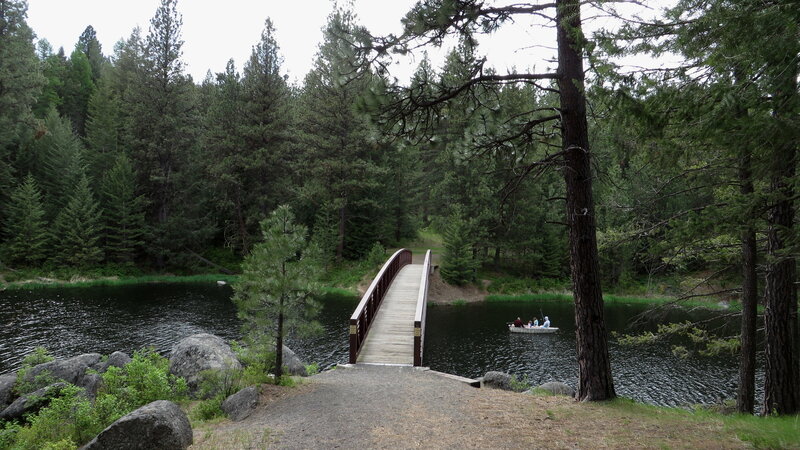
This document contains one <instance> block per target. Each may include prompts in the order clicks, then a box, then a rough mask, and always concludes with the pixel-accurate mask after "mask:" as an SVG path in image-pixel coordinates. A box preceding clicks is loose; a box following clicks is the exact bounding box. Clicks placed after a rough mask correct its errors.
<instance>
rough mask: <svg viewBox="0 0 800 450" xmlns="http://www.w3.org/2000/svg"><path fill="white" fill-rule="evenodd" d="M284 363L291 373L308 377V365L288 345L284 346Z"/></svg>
mask: <svg viewBox="0 0 800 450" xmlns="http://www.w3.org/2000/svg"><path fill="white" fill-rule="evenodd" d="M283 365H284V366H286V371H287V372H288V373H289V374H290V375H295V376H300V377H307V376H308V372H307V371H306V365H305V364H304V363H303V361H301V360H300V358H299V357H298V356H297V355H296V354H295V352H293V351H292V349H290V348H289V347H287V346H285V345H284V346H283Z"/></svg>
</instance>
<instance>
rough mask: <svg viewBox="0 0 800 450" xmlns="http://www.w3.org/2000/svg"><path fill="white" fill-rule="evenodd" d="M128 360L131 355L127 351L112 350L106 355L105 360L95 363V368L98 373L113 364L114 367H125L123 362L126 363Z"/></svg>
mask: <svg viewBox="0 0 800 450" xmlns="http://www.w3.org/2000/svg"><path fill="white" fill-rule="evenodd" d="M129 362H131V357H130V356H128V354H127V353H123V352H114V353H112V354H110V355H108V359H107V360H105V361H103V362H100V363H99V364H97V365H96V366H95V369H96V370H97V371H98V372H100V373H104V372H105V371H106V370H108V368H109V367H111V366H114V367H125V364H128V363H129Z"/></svg>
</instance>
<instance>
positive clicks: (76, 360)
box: [25, 353, 101, 387]
mask: <svg viewBox="0 0 800 450" xmlns="http://www.w3.org/2000/svg"><path fill="white" fill-rule="evenodd" d="M100 358H101V355H100V354H99V353H86V354H84V355H79V356H75V357H72V358H69V359H56V360H54V361H50V362H46V363H44V364H39V365H37V366H34V367H33V368H31V370H29V371H28V373H27V374H26V376H25V381H27V382H32V381H34V379H35V378H36V376H37V375H40V374H42V373H43V372H45V371H47V372H49V373H50V375H52V376H53V378H54V379H56V380H63V381H66V382H67V383H72V384H74V385H76V386H81V387H84V384H85V382H84V377H85V376H86V369H89V368H91V367H93V366H94V365H96V364H97V363H98V362H100Z"/></svg>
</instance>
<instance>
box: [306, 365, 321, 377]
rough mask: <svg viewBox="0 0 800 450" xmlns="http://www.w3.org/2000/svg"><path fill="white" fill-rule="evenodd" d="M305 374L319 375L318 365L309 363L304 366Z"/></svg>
mask: <svg viewBox="0 0 800 450" xmlns="http://www.w3.org/2000/svg"><path fill="white" fill-rule="evenodd" d="M306 373H307V374H308V376H312V375H316V374H318V373H319V364H317V363H311V364H308V365H306Z"/></svg>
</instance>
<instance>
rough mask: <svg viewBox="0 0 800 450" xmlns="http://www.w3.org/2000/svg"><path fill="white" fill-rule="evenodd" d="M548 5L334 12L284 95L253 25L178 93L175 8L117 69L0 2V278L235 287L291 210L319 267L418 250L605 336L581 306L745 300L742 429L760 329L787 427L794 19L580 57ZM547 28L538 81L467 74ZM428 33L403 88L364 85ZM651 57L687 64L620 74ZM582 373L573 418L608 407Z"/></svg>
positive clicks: (743, 20) (699, 15) (270, 39)
mask: <svg viewBox="0 0 800 450" xmlns="http://www.w3.org/2000/svg"><path fill="white" fill-rule="evenodd" d="M556 4H557V5H558V7H557V8H555V7H554V5H556ZM556 4H553V5H551V4H541V5H540V4H520V5H510V6H507V7H489V6H487V5H484V4H483V3H482V2H478V1H475V0H438V1H427V2H421V3H419V4H418V5H417V6H415V7H414V9H412V10H411V11H410V12H409V13H408V15H407V16H406V19H405V21H406V23H405V25H406V32H405V33H404V34H403V35H401V36H388V37H376V36H372V35H370V34H369V32H368V31H367V30H365V29H363V27H361V26H360V25H359V24H358V20H357V18H356V17H355V16H354V15H353V14H352V13H351V12H349V11H347V10H346V9H335V10H334V12H333V13H332V14H331V15H330V17H329V20H328V24H327V25H326V26H325V28H324V41H323V42H322V43H321V45H320V46H319V50H318V53H317V56H316V59H315V61H314V65H313V69H312V70H311V71H310V72H309V73H308V74H306V75H305V78H304V79H303V80H302V83H300V84H298V85H293V84H290V83H289V82H288V81H287V77H286V76H285V74H284V72H283V70H282V67H281V64H282V58H281V50H280V48H279V46H278V43H277V42H276V39H275V36H274V32H275V27H276V26H277V27H279V26H280V24H273V23H272V22H271V21H270V20H269V19H266V21H265V24H264V29H263V32H262V34H261V39H260V41H258V42H254V43H253V51H252V54H251V56H250V58H249V59H248V60H247V61H245V62H244V63H243V65H241V66H237V64H236V63H235V62H234V61H233V60H231V61H230V62H229V63H228V65H227V68H226V70H225V71H224V72H223V73H216V74H212V73H209V74H208V75H207V76H206V78H205V79H203V80H193V79H192V78H191V77H190V76H188V75H187V74H186V72H185V70H184V63H183V62H182V53H181V46H182V44H183V41H182V38H181V32H180V30H181V21H182V19H181V15H180V13H179V10H178V8H177V6H176V2H175V0H163V1H162V3H161V6H160V7H159V8H158V9H157V11H155V14H154V16H153V18H152V21H151V22H150V25H149V27H148V28H147V29H146V30H145V29H134V30H132V32H131V33H130V36H129V37H128V38H127V39H125V40H124V41H121V42H119V43H118V44H117V45H116V46H115V47H114V48H113V49H105V48H101V46H100V44H99V42H98V40H97V36H96V34H95V31H94V29H93V28H92V26H88V27H87V28H86V30H85V31H84V32H83V33H82V34H81V35H80V36H76V39H77V41H76V44H75V47H74V48H71V49H54V48H52V47H51V46H50V45H49V44H48V43H47V42H46V41H45V40H37V39H36V37H35V34H34V30H31V29H30V28H29V27H28V25H27V24H26V8H27V5H26V2H24V1H21V0H0V204H2V205H3V206H2V209H0V224H2V228H1V231H2V232H1V233H0V236H1V237H0V264H2V266H0V269H2V270H3V271H7V272H9V273H11V272H15V271H16V272H18V271H22V270H37V271H41V272H42V273H47V271H65V270H66V271H70V270H71V271H74V273H81V272H82V271H89V270H95V271H100V272H103V273H109V274H123V275H124V274H130V273H139V272H173V273H174V272H191V271H203V270H216V269H215V268H213V267H211V266H209V264H214V265H216V267H219V266H221V267H227V268H229V269H231V270H234V271H236V270H238V267H237V266H238V263H239V262H240V261H241V258H243V257H244V256H245V255H247V254H248V253H249V250H250V249H251V248H252V246H253V245H254V243H257V242H258V240H259V239H260V236H261V234H260V232H259V223H260V221H262V220H264V219H265V218H266V217H267V216H268V215H269V214H270V213H271V212H272V211H273V210H275V209H276V208H277V207H278V206H279V205H283V204H288V205H290V206H291V208H292V211H294V214H295V216H296V219H297V220H298V221H299V222H300V223H302V224H303V225H305V226H306V227H308V229H309V230H310V232H311V239H312V240H313V241H314V242H315V243H316V244H318V245H319V247H320V248H321V249H322V250H323V254H324V259H325V262H326V263H327V264H328V265H329V266H331V265H336V264H338V263H341V262H343V261H347V260H358V259H361V258H364V257H365V256H366V255H367V254H368V253H369V252H370V250H371V249H372V248H373V246H374V245H375V244H376V243H379V244H381V245H383V246H385V247H393V246H399V245H403V244H404V243H405V242H408V241H409V240H410V239H413V238H414V237H415V236H417V234H418V232H420V231H421V230H430V231H432V232H434V233H437V234H439V235H441V236H443V238H444V247H445V260H444V262H443V267H442V275H443V276H445V277H446V278H447V279H448V280H449V281H450V282H453V283H470V282H474V281H476V277H477V274H478V273H479V271H482V270H484V271H495V272H500V273H505V274H510V275H513V276H516V277H521V278H533V279H557V280H567V279H571V280H572V289H573V291H574V292H575V295H576V305H577V310H578V311H580V312H586V313H587V315H586V316H585V317H583V316H581V317H577V316H578V314H576V320H577V321H578V323H579V330H580V329H583V328H582V325H581V324H582V323H586V324H587V325H586V326H587V327H588V326H589V325H588V324H590V323H597V322H599V328H597V329H596V330H594V331H592V332H597V333H602V335H604V329H603V328H602V294H601V290H600V285H602V286H604V287H605V288H606V289H608V288H614V287H619V286H623V287H630V288H631V289H636V288H637V286H638V289H641V290H642V291H646V292H643V293H653V292H654V291H658V290H659V288H658V286H659V285H661V286H663V285H665V284H664V283H663V280H671V282H670V283H667V284H666V285H668V286H669V288H660V290H661V291H662V292H658V293H662V294H664V293H667V294H672V295H676V296H679V297H684V298H687V297H696V296H710V297H711V298H713V299H724V300H730V301H733V302H737V303H740V304H741V305H742V314H741V321H742V334H741V338H740V342H741V349H742V358H743V360H742V375H741V380H743V381H742V382H741V386H740V389H742V390H741V391H740V398H739V402H740V403H739V409H740V410H741V411H750V412H752V411H753V383H754V381H753V378H752V377H753V368H752V364H753V361H754V355H755V349H756V346H760V345H761V343H760V341H757V338H756V329H757V328H762V327H763V328H764V329H765V344H764V348H765V351H766V360H767V374H766V381H765V383H766V389H765V390H766V393H767V397H766V399H765V404H766V411H767V412H778V413H794V412H797V411H798V410H800V383H798V379H800V355H799V354H798V353H800V339H799V338H798V327H797V296H796V255H797V225H796V223H795V219H794V215H795V211H796V208H797V202H796V199H795V196H796V192H797V186H796V183H797V177H796V174H795V168H796V163H797V157H796V154H797V149H798V142H799V141H800V91H799V90H798V74H799V73H800V70H799V68H800V62H799V59H798V58H799V55H800V41H798V38H797V36H798V32H799V31H798V30H799V28H798V24H799V23H800V7H798V5H797V4H796V3H793V2H788V1H766V2H750V1H721V0H704V1H699V2H697V1H679V2H677V5H676V6H675V7H674V8H672V9H670V10H667V11H665V13H664V14H663V17H661V18H660V19H658V20H656V21H653V22H644V21H637V20H628V21H627V22H625V24H624V25H623V26H622V27H621V28H620V29H617V30H614V31H613V32H611V31H605V32H601V33H597V34H594V35H592V36H588V35H584V34H583V33H582V32H581V27H580V24H581V21H580V15H579V13H576V11H579V9H580V6H579V3H578V2H574V1H559V2H556ZM598 7H599V8H600V10H601V11H604V12H605V13H607V14H609V15H615V14H616V10H615V9H614V6H613V5H609V4H605V2H600V4H599V5H598ZM547 8H549V9H551V10H552V11H550V12H551V13H552V17H553V18H554V20H556V22H557V23H558V24H559V26H558V27H557V28H558V30H557V31H558V39H559V52H558V59H559V62H560V66H559V69H558V71H556V72H554V73H511V74H501V73H499V72H497V71H496V70H495V69H493V68H491V67H488V66H485V60H484V59H483V58H482V57H481V53H480V48H479V44H478V40H477V39H475V35H477V34H480V33H490V32H493V31H495V30H497V29H499V28H500V27H502V26H513V20H512V19H513V18H514V17H515V16H519V15H523V14H525V15H531V14H534V15H537V14H541V13H542V11H544V10H545V9H547ZM556 10H557V11H556ZM555 28H556V27H554V28H549V29H548V30H549V31H548V32H552V33H553V34H554V35H555V33H556V31H554V29H555ZM445 36H456V37H457V38H458V45H457V46H456V47H455V48H453V49H452V50H451V51H450V53H449V54H448V55H447V58H446V61H445V63H444V64H443V65H442V66H440V67H434V65H433V64H432V63H431V62H430V61H429V60H427V59H422V60H421V61H419V62H418V66H417V68H416V71H415V73H414V75H413V77H412V79H411V80H410V82H409V83H408V85H400V84H397V83H396V81H395V80H394V79H393V78H391V76H390V75H389V74H388V73H387V72H386V71H385V70H384V69H385V67H387V66H388V64H385V63H383V62H384V61H386V60H387V58H390V55H391V54H392V52H393V51H396V52H399V53H402V52H404V51H407V50H408V49H409V48H412V47H413V46H414V45H417V44H419V43H420V42H422V43H424V44H431V43H433V44H436V43H441V41H442V39H443V38H444V37H445ZM666 53H670V54H676V55H680V56H681V58H682V61H683V63H682V65H680V66H679V67H673V68H669V69H663V68H662V69H657V70H648V69H642V70H638V71H633V72H632V71H623V70H621V69H620V68H619V67H618V66H616V65H615V64H614V61H615V59H614V58H616V57H619V56H625V55H631V54H649V55H652V56H654V57H658V56H659V55H663V54H666ZM531 66H532V65H531ZM565 74H567V75H565ZM584 77H585V79H584ZM565 211H566V214H565ZM62 273H63V272H62ZM665 291H666V292H665ZM759 304H762V305H763V306H764V307H765V309H764V315H763V317H762V316H758V315H757V306H758V305H759ZM598 305H599V306H598ZM597 308H599V310H600V316H599V319H598V318H597V316H596V315H594V313H593V312H592V311H593V310H596V309H597ZM582 321H584V322H582ZM586 330H589V328H586ZM579 340H580V337H579ZM604 342H605V339H603V343H604ZM579 348H583V347H580V346H579ZM587 348H588V347H587ZM604 348H605V347H604V345H603V351H605V350H604ZM579 358H589V355H581V356H579ZM606 358H607V357H606ZM581 360H582V361H584V359H581ZM595 362H596V364H597V365H598V366H599V367H600V369H598V370H596V371H593V372H592V373H591V374H589V376H591V377H594V378H592V379H587V380H585V381H584V380H583V379H582V380H581V386H580V388H581V389H579V391H581V392H582V395H584V397H582V398H583V399H587V400H593V399H602V398H606V397H608V398H610V397H613V396H614V391H613V386H612V385H611V384H610V380H608V382H606V381H604V380H603V378H604V375H603V374H604V373H606V374H607V373H610V372H609V371H610V369H608V370H606V366H607V365H608V364H607V359H604V357H602V355H601V356H600V357H599V359H597V360H596V361H595ZM747 380H749V381H747ZM579 395H581V394H580V393H579Z"/></svg>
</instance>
